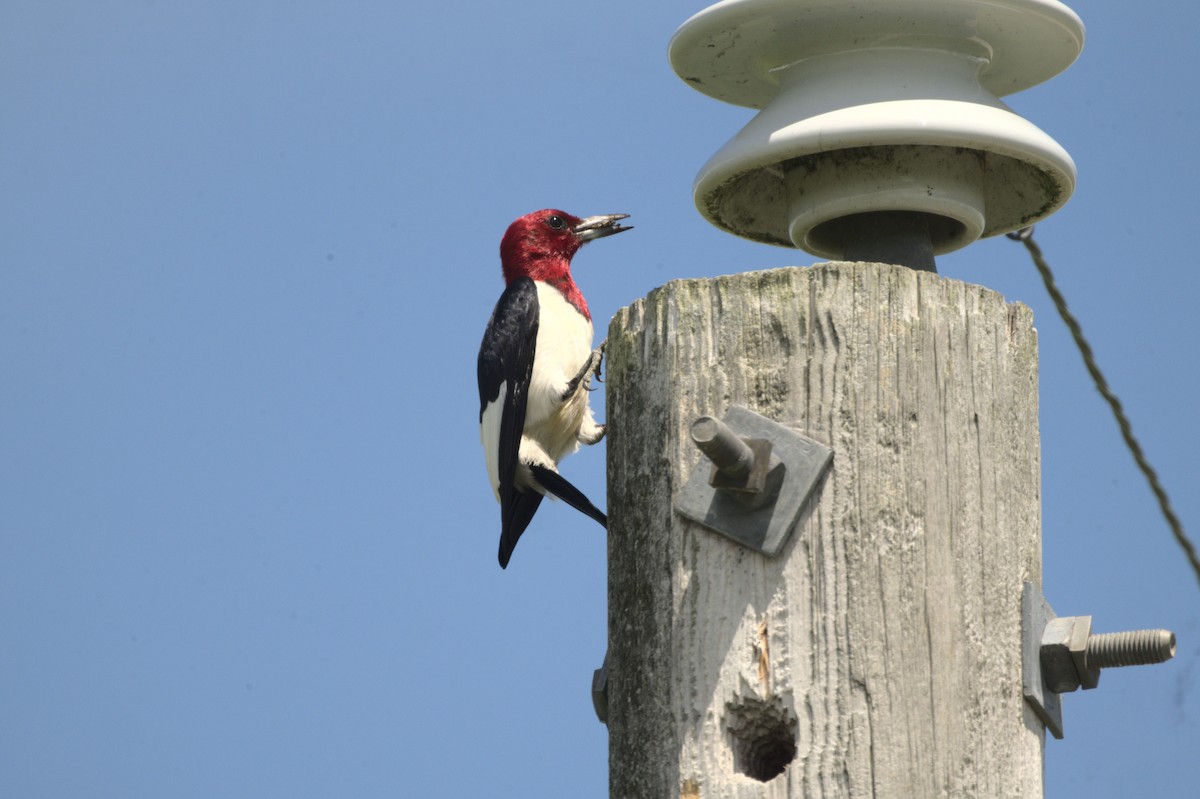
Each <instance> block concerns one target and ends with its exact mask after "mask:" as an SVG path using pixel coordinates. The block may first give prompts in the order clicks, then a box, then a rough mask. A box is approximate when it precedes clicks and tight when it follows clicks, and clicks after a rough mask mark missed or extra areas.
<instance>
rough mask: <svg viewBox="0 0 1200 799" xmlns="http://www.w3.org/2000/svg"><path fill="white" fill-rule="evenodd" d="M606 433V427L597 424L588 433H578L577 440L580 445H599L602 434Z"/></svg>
mask: <svg viewBox="0 0 1200 799" xmlns="http://www.w3.org/2000/svg"><path fill="white" fill-rule="evenodd" d="M607 432H608V425H603V424H598V425H596V426H595V427H593V428H592V429H591V430H589V431H588V432H586V433H585V432H583V430H580V431H579V435H578V436H577V438H578V439H579V443H580V444H588V445H591V444H599V443H600V441H601V439H603V438H604V434H605V433H607Z"/></svg>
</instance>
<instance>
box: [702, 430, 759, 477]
mask: <svg viewBox="0 0 1200 799" xmlns="http://www.w3.org/2000/svg"><path fill="white" fill-rule="evenodd" d="M692 441H694V442H696V446H697V447H699V448H700V451H701V452H703V453H704V454H705V455H707V456H708V459H709V460H710V461H712V462H713V465H714V466H716V467H717V469H718V470H719V471H720V472H721V473H722V474H724V475H726V476H727V477H729V478H730V479H733V480H745V479H746V478H747V477H748V476H749V475H750V472H751V471H753V470H754V450H752V449H750V445H749V444H747V443H746V442H745V441H743V440H742V438H741V437H740V436H739V435H738V434H737V433H735V432H733V431H732V430H730V429H729V426H728V425H727V424H725V423H724V422H722V421H721V420H720V419H715V418H713V417H712V416H701V417H700V418H699V419H697V420H696V421H694V422H692Z"/></svg>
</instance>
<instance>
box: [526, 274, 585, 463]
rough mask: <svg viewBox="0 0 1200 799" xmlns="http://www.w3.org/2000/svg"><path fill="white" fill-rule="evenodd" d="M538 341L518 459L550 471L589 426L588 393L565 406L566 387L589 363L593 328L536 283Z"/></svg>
mask: <svg viewBox="0 0 1200 799" xmlns="http://www.w3.org/2000/svg"><path fill="white" fill-rule="evenodd" d="M536 285H537V292H538V305H539V312H538V335H537V350H536V353H535V355H534V359H533V376H532V378H531V379H530V383H529V399H528V402H527V404H526V409H525V434H524V436H522V439H521V452H520V459H521V461H523V462H532V463H538V464H541V465H543V466H546V467H548V468H551V469H552V468H554V466H555V464H557V462H558V461H559V460H560V459H561V458H563V457H564V456H566V455H568V454H570V453H572V452H574V451H575V450H577V449H578V448H579V441H578V436H579V430H580V427H581V426H582V425H583V424H584V423H585V422H590V423H593V424H594V422H593V420H592V412H591V409H590V408H589V407H588V396H587V391H585V390H582V388H581V390H579V391H576V392H575V393H574V394H572V395H571V396H570V397H568V398H567V399H566V401H564V400H563V398H562V395H563V392H564V391H566V390H567V384H568V383H570V382H571V379H572V378H573V377H575V375H577V374H578V373H579V370H580V369H581V368H582V367H583V365H584V364H585V363H586V362H587V360H588V358H589V357H591V353H592V323H591V320H589V319H587V318H586V317H585V316H584V315H583V314H581V313H579V311H578V310H576V308H575V306H573V305H571V304H570V303H569V302H567V300H566V299H565V298H564V297H563V296H562V294H561V293H560V292H559V291H558V289H556V288H554V287H553V286H548V285H546V284H544V283H541V282H538V283H537V284H536Z"/></svg>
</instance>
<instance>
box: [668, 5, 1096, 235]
mask: <svg viewBox="0 0 1200 799" xmlns="http://www.w3.org/2000/svg"><path fill="white" fill-rule="evenodd" d="M1083 36H1084V31H1083V24H1082V22H1080V21H1079V18H1078V17H1076V16H1075V14H1074V13H1073V12H1071V10H1070V9H1068V8H1067V7H1066V6H1064V5H1062V4H1061V3H1058V2H1056V1H1055V0H858V1H857V2H844V1H842V2H839V1H838V0H725V2H722V3H718V4H717V5H715V6H712V7H710V8H708V9H705V10H704V11H702V12H700V13H699V14H697V15H696V16H694V17H693V18H692V19H690V20H688V22H686V23H684V25H683V26H682V27H681V28H680V29H679V31H678V32H677V33H676V35H675V38H674V39H673V40H672V42H671V48H670V56H671V61H672V65H673V66H674V67H675V70H676V72H678V73H679V75H680V76H681V77H682V78H684V79H685V80H686V81H688V83H689V85H692V86H693V87H694V88H696V89H698V90H699V91H702V92H705V93H706V94H709V95H711V96H713V97H716V98H718V99H721V100H724V101H726V102H733V103H736V104H741V105H747V106H750V107H757V108H761V109H762V110H761V111H760V113H759V114H758V116H756V117H755V118H754V119H753V120H751V122H750V123H749V124H748V125H747V126H746V127H745V128H743V129H742V131H741V132H740V133H738V134H737V135H736V136H735V137H734V138H733V139H732V140H730V141H729V142H728V143H727V144H726V145H725V146H724V147H722V148H721V149H720V150H719V151H718V152H717V153H716V154H715V155H714V156H713V157H712V158H711V159H710V160H709V161H708V163H707V164H705V165H704V167H703V168H702V169H701V170H700V174H699V175H698V177H697V179H696V184H695V200H696V205H697V207H698V208H699V209H700V212H701V213H702V214H703V215H704V216H705V217H706V218H707V219H709V221H711V222H712V223H713V224H715V225H717V226H718V227H721V228H723V229H726V230H728V231H730V232H732V233H735V234H737V235H739V236H744V237H747V238H751V239H755V240H758V241H763V242H766V243H770V244H779V245H783V246H796V247H800V248H801V249H804V250H807V251H808V252H811V253H814V254H816V255H820V256H823V257H828V258H840V257H841V256H842V252H841V249H842V242H841V241H840V240H839V239H838V236H837V231H839V230H844V229H845V227H844V226H837V225H830V224H829V223H830V222H832V221H834V220H838V219H843V218H845V217H847V216H850V215H853V214H859V213H868V212H878V211H912V212H919V213H924V214H926V215H928V218H929V222H930V224H929V227H930V233H931V236H932V239H933V242H932V243H933V251H934V253H935V254H942V253H946V252H951V251H953V250H956V249H959V248H960V247H964V246H966V245H967V244H969V243H971V242H972V241H975V240H976V239H978V238H980V237H981V236H991V235H995V234H998V233H1004V232H1008V231H1011V230H1015V229H1017V228H1020V227H1023V226H1025V225H1029V224H1032V223H1034V222H1036V221H1038V220H1039V219H1043V218H1045V217H1046V216H1049V215H1050V214H1051V213H1053V212H1054V211H1056V210H1057V209H1058V208H1060V207H1061V206H1062V205H1063V204H1064V203H1065V202H1066V201H1067V199H1068V198H1069V197H1070V195H1071V193H1072V192H1073V191H1074V188H1075V164H1074V163H1073V162H1072V161H1071V157H1070V156H1069V155H1068V154H1067V152H1066V151H1065V150H1064V149H1063V148H1062V147H1060V146H1059V145H1058V144H1057V143H1056V142H1055V141H1054V140H1053V139H1051V138H1050V137H1049V136H1047V135H1046V134H1045V133H1043V132H1042V131H1041V130H1039V129H1038V128H1037V127H1036V126H1034V125H1033V124H1032V123H1030V122H1028V121H1026V120H1025V119H1023V118H1021V117H1020V116H1019V115H1017V114H1015V113H1014V112H1013V111H1012V110H1011V109H1009V108H1008V107H1007V106H1006V105H1004V103H1002V102H1000V100H999V99H998V96H999V95H1003V94H1008V93H1011V92H1013V91H1017V90H1019V89H1022V88H1026V87H1028V86H1031V85H1034V84H1036V83H1039V82H1041V81H1044V80H1046V79H1048V78H1050V77H1052V76H1053V75H1055V74H1057V73H1058V72H1060V71H1061V70H1063V69H1065V68H1066V67H1067V66H1068V65H1069V64H1070V63H1071V62H1072V61H1073V60H1074V59H1075V57H1076V56H1078V54H1079V52H1080V49H1081V48H1082V46H1083Z"/></svg>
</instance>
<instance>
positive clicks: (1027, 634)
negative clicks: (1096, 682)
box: [1021, 583, 1063, 740]
mask: <svg viewBox="0 0 1200 799" xmlns="http://www.w3.org/2000/svg"><path fill="white" fill-rule="evenodd" d="M1055 618H1057V617H1056V616H1055V615H1054V611H1053V610H1052V609H1051V608H1050V604H1049V603H1048V602H1046V598H1045V597H1044V596H1042V590H1041V589H1040V588H1038V586H1037V585H1035V584H1034V583H1025V585H1024V586H1023V587H1022V589H1021V689H1022V692H1023V693H1024V694H1025V701H1026V702H1028V703H1029V705H1030V707H1032V708H1033V710H1034V712H1035V713H1037V715H1038V718H1040V719H1041V720H1042V723H1043V724H1045V725H1046V729H1047V730H1049V731H1050V734H1051V735H1053V736H1054V737H1055V738H1058V739H1060V740H1061V739H1062V737H1063V717H1062V696H1061V695H1060V694H1056V693H1055V692H1054V691H1051V690H1049V689H1047V688H1046V681H1045V679H1044V678H1043V676H1042V658H1041V651H1042V633H1043V631H1044V630H1045V629H1046V625H1048V624H1049V623H1050V622H1051V621H1053V620H1054V619H1055Z"/></svg>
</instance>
